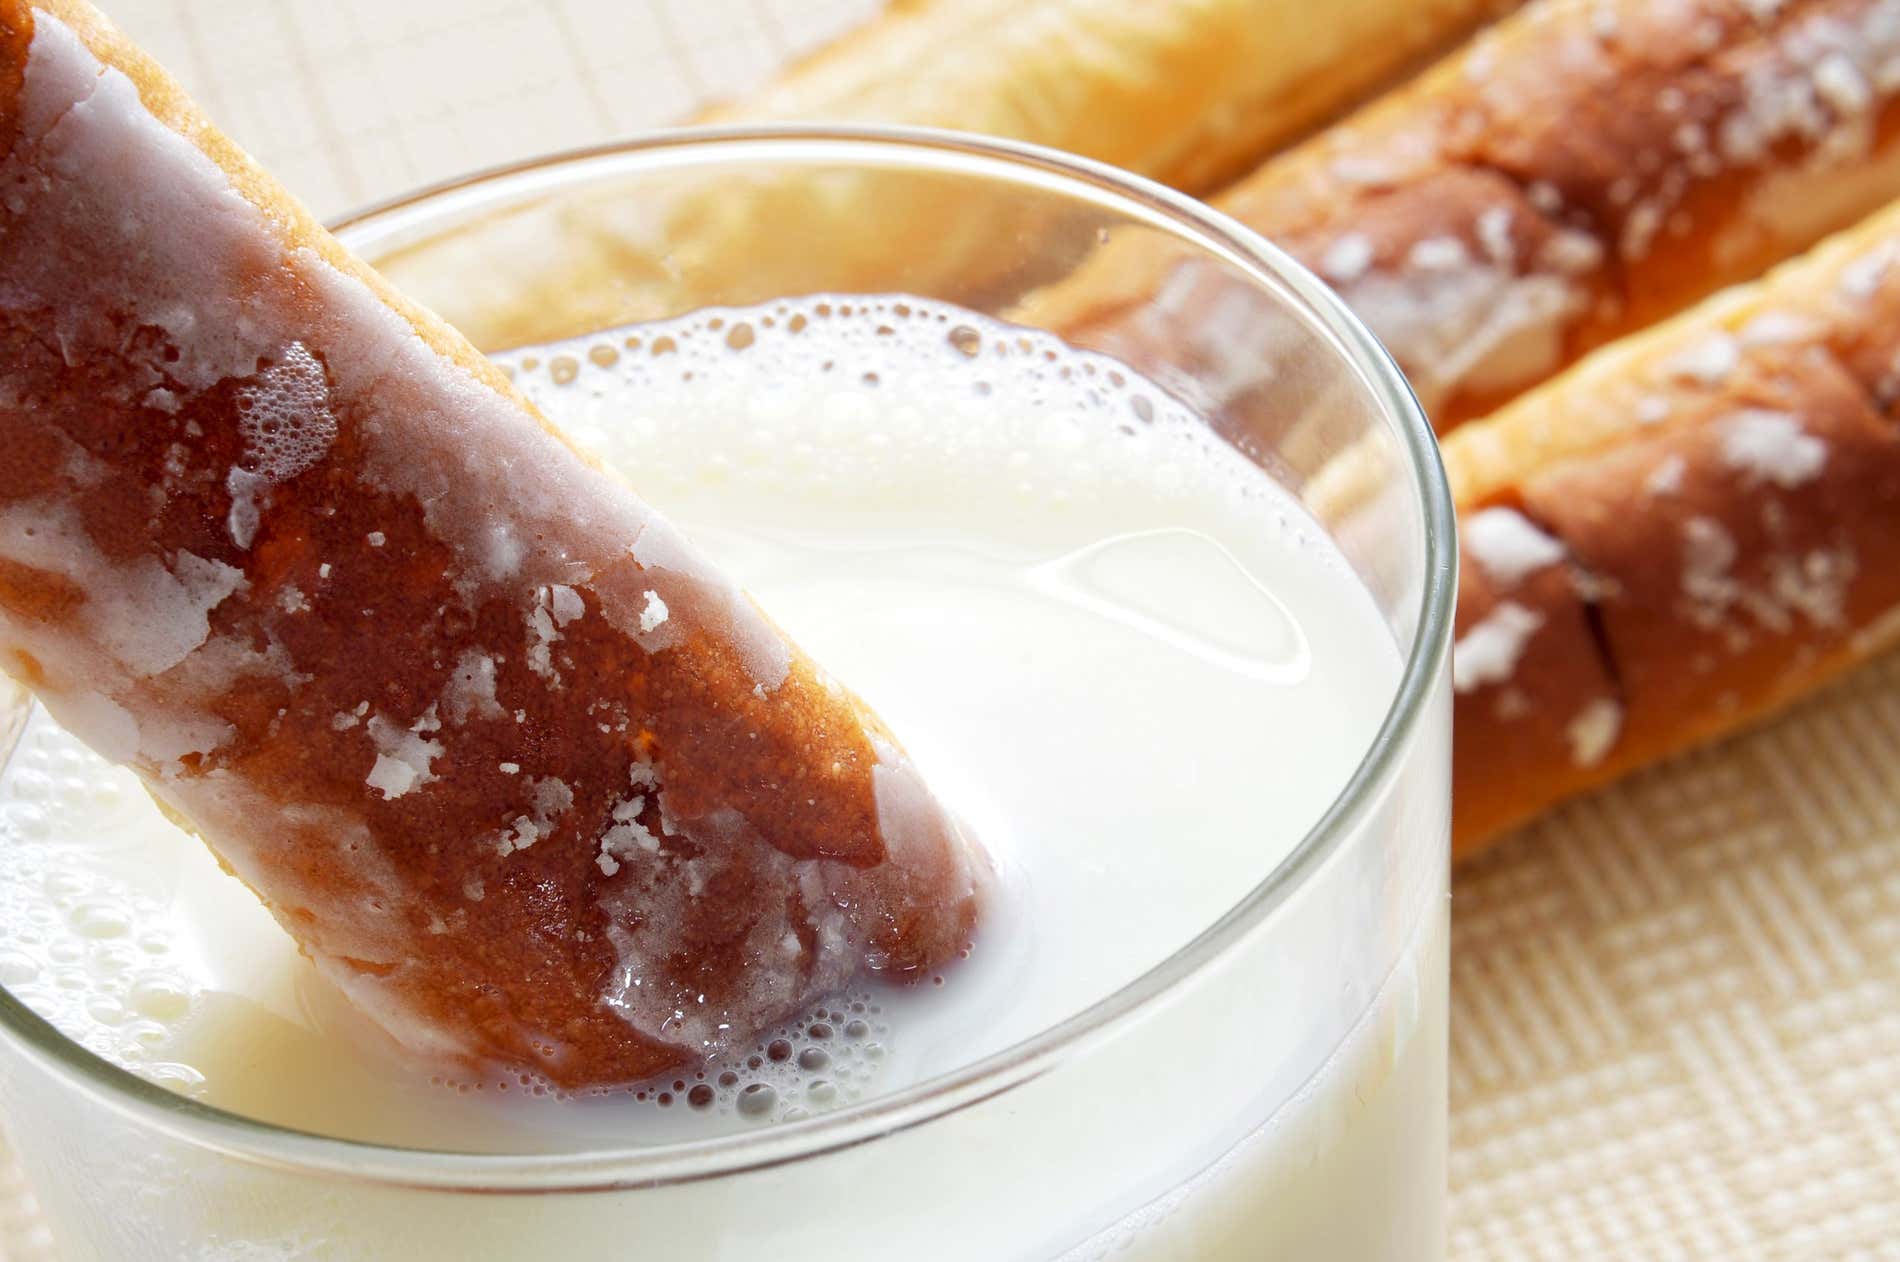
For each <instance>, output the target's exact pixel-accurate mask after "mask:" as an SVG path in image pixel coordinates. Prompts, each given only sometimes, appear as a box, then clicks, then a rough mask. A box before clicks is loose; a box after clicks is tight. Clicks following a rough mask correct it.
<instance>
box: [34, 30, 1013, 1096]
mask: <svg viewBox="0 0 1900 1262" xmlns="http://www.w3.org/2000/svg"><path fill="white" fill-rule="evenodd" d="M102 67H103V68H102ZM194 147H195V148H194ZM0 155H4V157H3V160H0V664H3V665H4V666H5V668H6V669H7V670H9V671H10V672H12V673H15V674H17V675H18V676H19V677H20V678H21V679H22V680H23V681H24V682H26V683H27V684H28V685H29V686H31V687H32V688H34V690H35V691H36V692H37V693H38V694H39V695H40V696H41V698H42V699H43V700H44V701H45V703H46V704H47V705H48V707H49V708H50V709H51V710H52V712H53V713H54V715H55V716H56V717H58V718H60V719H61V720H62V722H66V723H67V724H68V725H69V726H71V727H73V728H74V729H75V730H77V731H78V732H79V733H80V734H81V735H82V736H84V737H85V738H86V739H88V740H89V741H92V742H94V743H95V744H97V745H99V746H100V747H101V748H102V749H104V750H105V751H106V752H108V753H109V754H111V755H112V756H114V757H117V758H120V759H122V760H124V761H126V762H128V763H129V764H130V765H131V766H133V767H134V768H135V769H136V770H137V771H138V772H139V774H140V775H141V776H142V777H143V778H144V779H145V781H146V783H147V784H148V786H149V787H150V788H151V789H152V791H153V793H154V795H155V796H156V797H158V798H159V800H160V801H161V802H162V803H163V804H164V805H165V806H166V807H167V808H168V809H169V810H171V811H173V812H175V813H176V814H177V815H178V816H180V817H181V818H182V819H184V820H185V821H187V822H189V824H190V825H191V826H192V827H193V828H195V829H196V830H198V831H199V832H200V833H201V834H202V835H203V836H204V837H205V839H206V840H207V841H208V842H209V843H210V844H211V845H212V847H213V848H214V849H215V850H216V851H217V852H218V853H219V855H220V857H221V859H222V860H223V861H224V862H225V863H226V864H227V866H228V867H230V868H231V869H232V870H233V871H234V872H235V873H236V874H237V875H238V876H240V877H241V878H242V879H243V880H244V881H245V882H247V883H248V884H249V885H250V886H251V887H252V888H253V889H254V890H256V891H257V892H258V894H259V895H260V897H262V898H263V900H264V901H265V902H266V904H267V905H268V906H269V907H270V908H271V910H272V912H273V913H274V914H275V915H276V917H277V918H278V920H279V921H280V922H281V923H282V924H283V925H284V926H285V927H286V928H287V929H288V930H289V931H290V932H291V933H292V935H293V936H295V937H296V938H297V940H298V942H299V943H300V945H301V946H302V947H303V948H304V949H305V951H306V952H307V953H308V954H309V955H311V957H312V958H313V959H314V960H315V961H316V962H317V964H318V966H319V967H321V968H322V969H324V971H325V972H326V974H328V975H329V976H330V977H332V978H333V979H335V980H336V981H337V982H338V983H339V984H341V985H342V986H343V987H344V988H345V989H346V990H347V991H348V992H349V993H350V994H351V996H352V997H353V998H354V999H355V1000H356V1001H357V1002H358V1003H359V1004H360V1005H361V1006H363V1007H364V1008H365V1010H366V1011H368V1012H369V1013H370V1014H371V1015H372V1016H374V1017H376V1018H377V1019H378V1020H380V1021H381V1022H383V1024H385V1025H386V1026H387V1027H388V1028H389V1029H390V1030H391V1031H392V1032H393V1033H395V1034H396V1035H397V1036H398V1037H399V1038H402V1039H403V1040H404V1041H406V1042H407V1043H409V1044H410V1045H411V1046H412V1047H414V1048H417V1049H418V1050H421V1051H424V1052H428V1053H432V1054H437V1055H441V1056H445V1057H451V1058H455V1059H459V1060H461V1061H464V1062H470V1063H474V1064H477V1065H482V1066H495V1065H500V1066H507V1067H511V1068H528V1069H533V1070H535V1071H538V1072H540V1073H541V1074H543V1075H545V1076H546V1077H548V1078H549V1079H552V1080H553V1081H555V1082H557V1083H560V1084H562V1085H566V1086H586V1085H599V1084H612V1083H619V1082H624V1081H628V1080H631V1079H635V1078H639V1077H642V1076H644V1075H647V1074H650V1073H652V1072H655V1071H658V1070H661V1069H664V1068H668V1067H670V1066H672V1065H675V1064H678V1063H681V1062H682V1061H685V1060H687V1059H689V1058H691V1057H693V1056H695V1055H697V1054H699V1053H701V1052H702V1051H703V1050H705V1049H707V1048H709V1047H714V1046H718V1045H720V1044H721V1043H723V1042H725V1041H729V1040H731V1039H734V1038H741V1037H744V1036H746V1035H747V1034H749V1033H751V1032H752V1031H754V1030H756V1029H758V1028H760V1027H761V1026H763V1025H765V1024H768V1023H769V1022H771V1021H773V1020H777V1019H779V1018H781V1017H783V1016H784V1015H786V1014H788V1013H790V1012H791V1011H794V1010H795V1009H796V1008H797V1007H798V1006H799V1005H801V1004H802V1003H805V1002H808V1001H809V1000H810V999H812V998H815V997H816V996H817V994H819V993H822V992H823V991H825V990H827V989H830V988H833V987H836V986H838V985H840V984H842V983H843V982H844V981H845V980H847V979H848V978H849V977H850V976H851V975H852V974H854V973H856V972H858V971H860V970H868V971H871V972H875V973H879V974H882V975H884V976H887V977H892V978H897V979H904V978H907V977H911V976H915V975H918V974H919V973H926V974H927V973H928V971H929V970H931V969H933V968H935V967H936V966H938V965H940V964H942V963H944V962H945V961H947V960H950V959H952V958H954V957H955V956H956V954H957V953H958V952H959V950H961V949H963V948H964V947H965V946H966V945H967V942H968V939H969V935H970V933H971V931H972V929H973V926H974V922H975V917H976V914H977V903H978V886H979V884H980V882H981V872H980V869H981V860H980V859H979V858H978V857H977V856H975V855H974V854H973V853H972V852H971V851H970V850H968V849H967V848H966V846H965V844H964V843H963V841H962V840H961V839H960V838H959V836H958V835H957V832H956V830H955V828H954V826H953V824H952V823H951V821H950V819H949V818H948V817H947V815H945V814H944V812H943V811H942V809H941V807H939V806H938V805H937V804H936V803H935V802H934V800H933V799H932V798H931V797H930V796H929V794H928V792H927V791H926V790H925V789H924V787H923V785H922V783H921V780H920V779H919V778H918V776H917V774H916V772H915V769H914V768H913V767H912V766H911V765H910V764H909V762H908V761H907V760H906V759H905V757H904V756H903V754H902V753H901V751H900V750H898V749H897V747H896V745H895V742H894V741H892V740H891V738H890V737H889V735H888V734H887V733H885V732H884V731H883V729H882V728H881V727H880V726H879V725H878V724H877V723H876V720H875V719H874V718H873V717H872V716H871V715H870V713H869V712H868V711H867V710H865V709H864V707H863V706H862V705H861V704H860V703H858V702H857V701H856V700H855V699H854V698H852V697H851V696H850V694H849V693H847V692H845V691H844V690H843V689H841V688H839V687H837V686H836V685H835V684H833V683H832V682H831V681H830V680H829V679H827V678H826V677H825V676H824V675H823V674H822V673H821V672H820V671H819V670H818V669H817V667H816V666H814V665H813V664H812V663H811V662H810V661H808V660H807V659H806V658H804V657H803V656H802V655H800V654H799V653H798V652H797V650H796V649H795V648H794V647H793V646H792V645H790V644H789V642H787V641H786V640H785V639H784V637H783V636H782V635H780V634H779V633H778V632H777V631H776V630H775V629H774V628H772V627H771V626H770V624H769V623H768V622H766V620H765V619H764V617H763V616H762V615H761V614H759V613H758V611H757V610H756V609H754V608H753V607H752V606H751V605H750V603H749V602H748V601H746V600H745V598H744V597H743V596H742V595H740V594H739V593H738V592H737V591H736V590H734V589H733V588H731V587H730V586H729V585H728V584H727V583H726V582H725V580H724V579H723V578H722V577H721V576H719V575H718V574H717V573H716V572H714V571H712V570H711V569H710V568H709V567H708V566H706V565H705V564H704V563H703V562H701V561H699V560H698V559H697V557H696V555H695V554H694V553H693V552H692V550H691V549H690V547H689V546H688V545H687V544H686V543H685V541H684V540H682V539H679V538H678V537H677V536H676V535H675V534H674V533H673V531H672V529H671V527H670V526H668V525H667V523H665V522H664V521H662V520H661V519H660V518H659V517H657V516H656V515H654V514H652V513H651V512H650V510H648V509H647V508H646V507H645V505H644V504H642V503H641V502H640V501H639V500H638V499H637V498H635V497H634V496H633V495H632V494H631V492H629V491H628V490H626V488H625V487H624V486H623V485H621V484H620V483H619V482H618V481H616V480H615V479H613V478H612V477H611V476H609V475H608V474H606V473H605V472H603V471H602V470H601V469H600V468H599V467H597V466H596V465H594V464H592V463H591V462H590V461H588V460H587V459H586V458H585V457H584V456H582V455H580V454H579V453H577V452H575V451H574V450H573V449H571V448H570V447H568V446H567V445H566V443H565V442H564V441H563V440H562V439H561V438H560V436H559V435H558V434H557V433H555V432H554V431H552V430H551V429H548V428H546V427H545V425H544V424H543V423H542V422H540V420H539V418H538V417H536V416H535V415H534V413H533V412H532V409H530V408H529V407H528V405H527V404H526V403H525V402H524V401H523V400H521V399H520V398H519V396H517V395H516V394H515V393H514V392H513V390H512V388H511V387H510V386H509V385H508V383H507V382H506V381H505V380H504V379H503V378H502V376H501V375H500V374H499V373H498V372H497V371H496V370H495V369H493V368H492V367H491V366H490V365H489V364H488V362H487V361H486V360H484V359H483V358H482V357H481V356H480V355H479V354H477V353H476V352H475V351H474V350H473V349H471V348H470V347H469V346H468V344H467V343H465V342H464V341H463V340H462V339H461V338H460V336H459V335H458V334H457V333H456V332H455V331H454V330H452V329H450V328H449V327H448V326H447V325H445V324H443V323H442V322H440V321H439V320H437V319H436V318H435V317H434V316H432V315H430V314H429V313H427V312H425V311H423V310H421V309H420V308H418V307H415V306H413V305H411V304H409V303H407V302H406V301H404V300H403V299H402V298H401V297H400V296H399V295H397V294H396V293H394V292H393V291H392V290H390V289H389V288H388V287H387V286H386V285H385V284H384V283H383V282H382V281H381V280H380V279H379V278H378V277H377V276H376V275H375V274H374V273H372V272H370V271H369V270H368V269H367V268H365V267H363V266H362V265H361V264H360V263H358V262H357V261H355V260H354V259H352V258H351V257H349V256H348V255H347V254H346V253H345V252H344V251H343V250H342V249H341V248H340V247H339V246H338V245H337V244H336V242H335V241H334V240H332V239H331V238H330V237H329V235H328V234H327V233H325V232H324V231H323V230H322V229H321V228H320V227H319V226H318V225H317V224H316V223H315V222H313V221H312V220H311V219H310V217H309V216H308V215H307V214H306V213H305V212H304V211H303V209H302V208H301V207H300V206H298V205H297V203H296V202H295V201H294V200H293V199H291V198H290V197H289V196H288V195H287V194H286V193H285V192H284V191H283V190H282V189H281V188H279V187H278V186H277V185H276V184H275V183H274V182H273V181H272V180H271V179H270V177H269V176H268V175H266V174H265V173H264V172H262V171H261V170H259V169H258V168H256V167H255V166H254V165H253V164H252V163H250V162H249V160H248V159H246V158H245V156H244V155H243V154H242V153H240V152H239V151H238V150H237V149H236V148H235V147H234V146H232V145H231V144H230V142H229V141H227V140H226V139H224V138H223V137H222V136H220V135H219V134H218V133H217V132H216V131H215V130H214V129H213V128H212V127H211V126H210V125H209V123H207V122H206V121H205V120H204V119H203V118H202V117H201V116H200V115H199V114H198V113H197V112H196V111H195V109H194V108H193V107H192V105H191V104H190V103H189V102H188V101H187V100H186V99H185V97H184V96H183V95H182V93H181V92H180V91H179V89H178V87H177V86H176V84H174V83H173V82H172V81H171V80H170V79H169V78H168V77H167V76H166V75H165V74H164V73H163V72H162V71H161V70H159V69H158V68H157V67H156V66H154V65H153V64H152V63H151V62H150V61H149V60H148V59H146V58H145V57H144V56H143V55H141V54H140V53H139V52H138V51H137V50H136V49H134V48H132V47H131V46H130V45H129V44H128V43H127V42H126V41H125V40H124V39H123V38H122V37H121V36H120V35H119V34H118V33H117V32H116V31H115V30H114V29H113V28H112V27H111V26H110V25H109V24H108V23H107V22H106V21H105V19H103V18H102V17H101V16H100V15H99V14H98V13H97V12H96V11H95V10H93V9H92V8H91V7H90V6H89V5H87V4H85V3H84V2H83V0H36V3H33V4H30V5H29V4H26V3H22V2H21V0H0ZM205 159H209V161H208V162H207V161H205Z"/></svg>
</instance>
